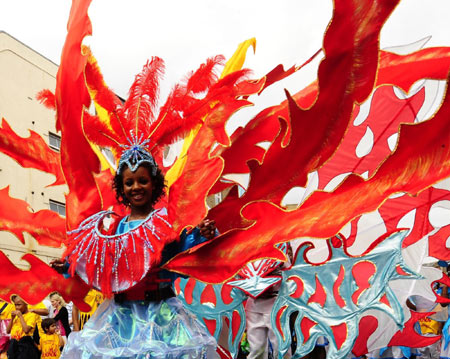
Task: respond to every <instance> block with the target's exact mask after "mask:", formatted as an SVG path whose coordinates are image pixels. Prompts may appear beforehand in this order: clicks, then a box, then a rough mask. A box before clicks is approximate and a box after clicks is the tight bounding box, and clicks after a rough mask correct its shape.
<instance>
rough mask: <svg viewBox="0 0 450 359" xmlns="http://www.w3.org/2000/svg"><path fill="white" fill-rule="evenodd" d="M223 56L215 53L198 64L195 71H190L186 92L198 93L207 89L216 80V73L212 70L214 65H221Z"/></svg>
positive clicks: (223, 59)
mask: <svg viewBox="0 0 450 359" xmlns="http://www.w3.org/2000/svg"><path fill="white" fill-rule="evenodd" d="M224 61H225V58H224V57H223V56H222V55H217V56H215V57H213V58H209V59H208V60H206V63H204V64H202V65H200V67H199V68H198V69H197V71H195V72H193V73H191V75H190V76H189V78H188V79H187V81H186V83H187V85H186V88H187V92H188V93H189V92H190V93H192V94H198V93H200V92H204V91H207V90H208V89H209V88H210V87H211V86H212V85H213V84H214V83H216V82H217V80H218V75H217V74H216V73H215V72H214V68H215V67H216V65H223V63H224Z"/></svg>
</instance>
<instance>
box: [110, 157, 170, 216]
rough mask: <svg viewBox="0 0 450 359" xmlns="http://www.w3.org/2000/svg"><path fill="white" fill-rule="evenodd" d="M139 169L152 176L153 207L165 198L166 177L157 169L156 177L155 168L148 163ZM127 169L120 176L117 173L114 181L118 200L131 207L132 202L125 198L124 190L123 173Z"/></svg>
mask: <svg viewBox="0 0 450 359" xmlns="http://www.w3.org/2000/svg"><path fill="white" fill-rule="evenodd" d="M139 167H144V168H146V169H147V170H148V173H149V175H150V178H151V179H152V187H153V188H152V206H153V205H154V204H155V203H156V202H158V201H159V199H160V198H161V197H162V196H164V194H165V189H166V183H165V180H164V175H163V174H162V172H161V170H160V169H159V168H158V167H156V173H155V175H153V174H152V172H153V168H154V167H153V166H152V165H151V164H150V163H148V162H143V163H142V164H141V165H140V166H139ZM124 170H125V168H123V169H122V171H121V172H120V174H118V173H116V175H115V176H114V180H113V189H114V191H115V192H116V198H117V201H118V202H119V203H122V204H124V205H125V206H127V207H128V206H129V205H130V202H129V201H128V199H127V198H126V197H125V192H124V190H123V171H124Z"/></svg>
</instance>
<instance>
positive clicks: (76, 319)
mask: <svg viewBox="0 0 450 359" xmlns="http://www.w3.org/2000/svg"><path fill="white" fill-rule="evenodd" d="M72 324H73V331H74V332H78V331H79V330H80V311H79V309H78V307H77V306H76V305H75V304H74V305H73V308H72Z"/></svg>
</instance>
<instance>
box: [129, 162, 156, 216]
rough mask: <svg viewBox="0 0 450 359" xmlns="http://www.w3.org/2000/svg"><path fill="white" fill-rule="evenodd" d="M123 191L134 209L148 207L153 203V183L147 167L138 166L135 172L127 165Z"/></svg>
mask: <svg viewBox="0 0 450 359" xmlns="http://www.w3.org/2000/svg"><path fill="white" fill-rule="evenodd" d="M122 182H123V192H124V194H125V197H126V198H127V200H128V201H129V202H130V207H131V208H132V209H133V208H135V209H137V208H139V209H146V207H148V209H150V208H151V204H152V191H153V184H152V178H151V176H150V173H149V171H148V169H147V168H146V167H142V166H141V167H138V169H137V170H136V171H135V172H131V170H130V169H129V168H128V167H127V168H126V169H125V170H124V171H123V172H122Z"/></svg>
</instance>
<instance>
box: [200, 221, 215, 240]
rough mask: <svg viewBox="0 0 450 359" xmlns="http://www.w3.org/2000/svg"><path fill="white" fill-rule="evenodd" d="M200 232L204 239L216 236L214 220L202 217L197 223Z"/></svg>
mask: <svg viewBox="0 0 450 359" xmlns="http://www.w3.org/2000/svg"><path fill="white" fill-rule="evenodd" d="M198 228H199V229H200V234H201V235H202V236H203V237H205V238H206V239H213V238H214V237H215V236H216V221H213V220H210V219H204V220H203V221H201V222H200V224H199V225H198Z"/></svg>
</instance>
